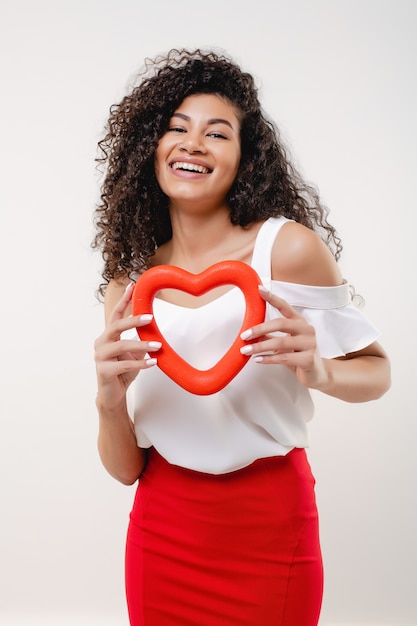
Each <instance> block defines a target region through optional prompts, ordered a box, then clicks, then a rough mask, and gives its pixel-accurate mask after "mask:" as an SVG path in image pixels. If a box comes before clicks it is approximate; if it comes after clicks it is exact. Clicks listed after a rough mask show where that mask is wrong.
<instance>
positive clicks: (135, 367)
mask: <svg viewBox="0 0 417 626" xmlns="http://www.w3.org/2000/svg"><path fill="white" fill-rule="evenodd" d="M157 362H158V361H157V359H156V358H153V357H152V358H144V359H139V360H136V359H133V360H131V359H127V360H125V361H111V362H109V361H107V362H106V363H105V364H103V365H102V366H101V367H99V368H98V369H97V373H98V377H99V380H100V382H101V384H106V383H110V382H111V381H114V380H115V379H116V378H118V377H119V376H124V375H127V374H129V375H136V374H137V373H138V372H140V370H143V369H148V368H150V367H153V366H154V365H156V364H157Z"/></svg>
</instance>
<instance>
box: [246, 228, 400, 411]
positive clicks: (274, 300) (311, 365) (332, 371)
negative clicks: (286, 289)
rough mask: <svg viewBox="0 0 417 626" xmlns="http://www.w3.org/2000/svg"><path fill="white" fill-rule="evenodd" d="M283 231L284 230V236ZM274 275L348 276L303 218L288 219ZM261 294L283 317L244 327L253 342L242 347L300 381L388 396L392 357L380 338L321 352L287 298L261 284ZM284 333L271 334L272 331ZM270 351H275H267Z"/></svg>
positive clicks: (333, 391)
mask: <svg viewBox="0 0 417 626" xmlns="http://www.w3.org/2000/svg"><path fill="white" fill-rule="evenodd" d="M281 235H282V236H281ZM272 276H273V278H274V280H284V281H287V282H293V283H300V284H310V285H324V286H331V285H337V284H340V283H341V282H342V277H341V275H340V272H339V268H338V266H337V264H336V261H335V260H334V259H333V256H332V255H331V253H330V251H329V250H328V249H327V247H326V246H325V244H324V243H323V242H322V241H321V240H320V239H319V237H318V236H317V235H316V234H315V233H313V232H312V231H310V230H309V229H306V228H305V227H304V226H301V225H300V224H293V223H290V224H286V225H285V226H284V227H283V229H282V231H281V233H280V235H279V236H278V237H277V242H276V245H275V247H274V250H273V255H272ZM260 293H261V296H262V297H263V298H264V299H265V300H266V301H267V302H269V303H270V304H272V306H274V307H275V308H276V309H278V310H279V311H280V313H281V314H282V316H283V317H282V318H278V319H275V320H271V321H268V322H265V323H263V324H259V325H258V326H255V327H254V328H252V329H250V330H249V331H246V332H245V333H243V337H242V338H244V339H249V340H253V339H258V338H261V340H260V341H259V342H258V343H248V344H247V345H246V346H245V347H244V348H242V351H243V352H244V353H245V354H253V355H254V356H255V361H257V362H258V363H263V364H281V365H285V366H286V367H288V368H289V369H290V370H291V371H293V372H294V374H295V375H296V376H297V378H298V380H299V382H300V383H301V384H303V385H304V386H306V387H309V388H311V389H317V390H319V391H322V392H323V393H326V394H327V395H330V396H334V397H336V398H339V399H341V400H345V401H347V402H366V401H368V400H374V399H377V398H379V397H380V396H382V395H383V394H384V393H385V392H386V391H387V390H388V388H389V386H390V365H389V360H388V357H387V355H386V353H385V352H384V350H383V349H382V348H381V346H380V345H379V344H378V343H376V342H375V343H373V344H372V345H370V346H368V347H366V348H364V349H363V350H360V351H358V352H353V353H351V354H348V355H346V356H345V357H342V358H338V359H323V358H321V356H320V354H319V352H318V348H317V342H316V336H315V330H314V328H313V327H312V326H310V325H309V324H308V323H307V321H306V320H305V319H304V318H303V317H302V316H301V315H299V314H298V313H297V312H296V311H295V309H293V307H291V306H290V305H289V304H288V303H287V302H285V300H282V299H281V298H278V297H277V296H275V295H273V294H271V293H270V292H269V291H268V290H266V289H265V288H262V287H261V288H260ZM277 331H279V332H282V333H284V334H283V335H282V336H278V337H277V336H271V335H269V333H273V332H274V333H275V332H277ZM264 352H270V354H268V355H265V354H261V353H264Z"/></svg>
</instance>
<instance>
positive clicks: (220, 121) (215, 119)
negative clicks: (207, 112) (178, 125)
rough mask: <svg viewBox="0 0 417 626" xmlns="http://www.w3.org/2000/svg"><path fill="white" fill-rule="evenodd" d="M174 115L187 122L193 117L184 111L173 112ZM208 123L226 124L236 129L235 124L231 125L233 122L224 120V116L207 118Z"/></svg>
mask: <svg viewBox="0 0 417 626" xmlns="http://www.w3.org/2000/svg"><path fill="white" fill-rule="evenodd" d="M172 117H180V118H181V119H183V120H185V121H186V122H190V121H191V118H190V117H189V116H188V115H184V113H178V112H177V113H173V114H172ZM207 124H226V126H229V127H230V128H231V129H232V130H234V128H233V126H232V125H231V123H230V122H229V121H228V120H224V119H223V118H222V117H213V118H210V119H209V120H207Z"/></svg>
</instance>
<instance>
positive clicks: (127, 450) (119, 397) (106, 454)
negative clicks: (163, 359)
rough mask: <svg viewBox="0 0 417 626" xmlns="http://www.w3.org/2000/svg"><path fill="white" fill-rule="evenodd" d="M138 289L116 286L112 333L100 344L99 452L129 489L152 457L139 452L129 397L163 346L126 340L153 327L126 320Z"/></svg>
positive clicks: (111, 289)
mask: <svg viewBox="0 0 417 626" xmlns="http://www.w3.org/2000/svg"><path fill="white" fill-rule="evenodd" d="M132 292H133V285H130V284H128V286H127V288H126V290H124V285H122V284H120V283H116V282H115V281H111V282H110V283H109V285H108V287H107V290H106V299H105V309H106V320H107V323H106V328H105V330H104V332H103V333H102V334H101V335H100V337H98V339H97V340H96V342H95V346H94V347H95V361H96V370H97V385H98V391H97V399H96V405H97V409H98V414H99V436H98V449H99V454H100V458H101V461H102V463H103V465H104V467H105V468H106V469H107V471H108V472H109V473H110V474H111V475H112V476H113V477H114V478H116V479H117V480H119V481H120V482H122V483H123V484H126V485H131V484H133V483H134V482H135V481H136V480H137V479H138V477H139V476H140V474H141V472H142V470H143V468H144V465H145V461H146V453H145V451H144V450H143V449H141V448H139V447H138V445H137V442H136V436H135V433H134V429H133V423H132V420H131V419H130V417H129V414H128V411H127V405H126V392H127V389H128V387H129V385H130V384H131V383H132V382H133V380H134V379H135V378H136V376H137V375H138V373H139V372H140V370H141V369H144V368H148V367H152V366H153V365H154V364H155V363H156V359H147V358H146V354H147V353H148V352H152V351H154V350H158V349H159V347H160V346H159V345H156V344H155V345H151V344H150V343H149V342H143V341H137V340H121V339H120V335H121V333H122V332H123V331H125V330H129V329H132V328H136V327H139V326H143V325H145V324H147V323H149V321H150V319H149V316H148V317H147V316H141V317H126V316H127V313H128V311H129V306H130V299H131V297H132Z"/></svg>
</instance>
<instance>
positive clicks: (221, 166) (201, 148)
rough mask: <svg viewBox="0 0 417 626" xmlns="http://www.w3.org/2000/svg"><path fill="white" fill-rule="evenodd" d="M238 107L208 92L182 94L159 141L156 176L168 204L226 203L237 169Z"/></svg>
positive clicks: (238, 157) (238, 148)
mask: <svg viewBox="0 0 417 626" xmlns="http://www.w3.org/2000/svg"><path fill="white" fill-rule="evenodd" d="M239 162H240V122H239V117H238V111H237V109H236V108H235V107H234V106H233V105H232V104H230V103H229V102H228V101H226V100H223V99H222V98H220V97H219V96H216V95H213V94H196V95H192V96H189V97H188V98H186V99H185V100H184V101H183V102H182V103H181V104H180V106H179V107H178V108H177V109H176V111H175V112H174V113H173V115H172V117H171V119H170V121H169V125H168V128H167V130H166V132H165V133H164V135H162V137H161V139H160V140H159V143H158V147H157V150H156V155H155V174H156V178H157V181H158V183H159V186H160V187H161V189H162V191H163V192H164V193H165V194H166V195H167V196H168V198H169V199H170V205H171V207H175V206H177V205H181V203H185V202H189V201H190V200H191V201H193V205H194V206H198V207H200V208H202V207H203V206H210V207H212V208H216V207H218V206H221V205H223V206H224V203H225V198H226V196H227V193H228V191H229V190H230V188H231V186H232V184H233V182H234V180H235V178H236V174H237V171H238V168H239Z"/></svg>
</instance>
